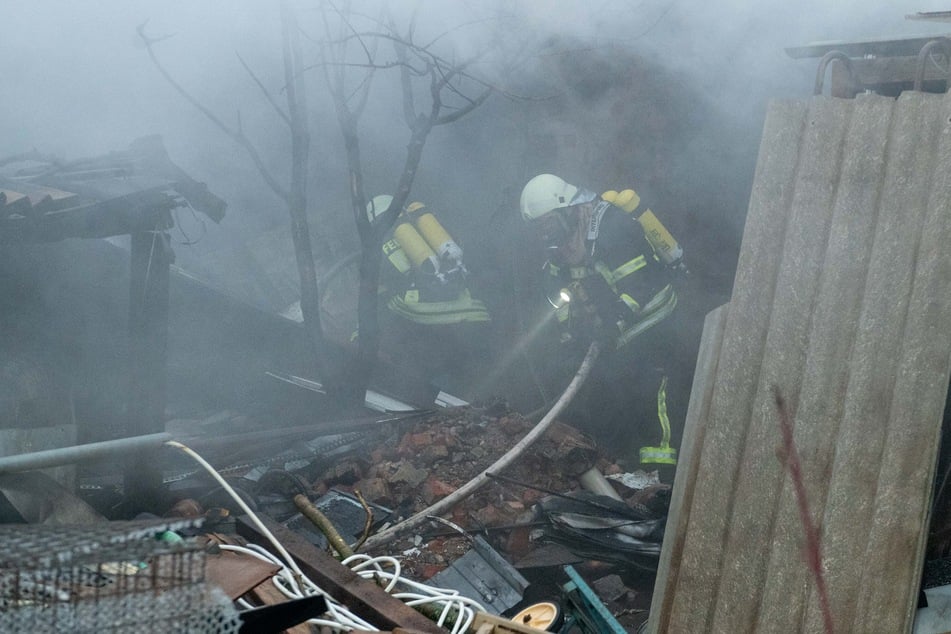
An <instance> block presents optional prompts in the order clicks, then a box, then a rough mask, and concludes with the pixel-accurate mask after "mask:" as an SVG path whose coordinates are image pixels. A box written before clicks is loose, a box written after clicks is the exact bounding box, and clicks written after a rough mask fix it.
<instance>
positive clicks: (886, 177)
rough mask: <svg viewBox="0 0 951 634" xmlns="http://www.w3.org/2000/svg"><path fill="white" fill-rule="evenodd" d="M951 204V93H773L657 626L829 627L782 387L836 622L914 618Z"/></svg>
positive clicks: (699, 410) (943, 358) (943, 327)
mask: <svg viewBox="0 0 951 634" xmlns="http://www.w3.org/2000/svg"><path fill="white" fill-rule="evenodd" d="M949 216H951V99H949V98H948V97H946V96H943V95H933V94H922V93H905V94H903V95H902V96H901V97H900V98H899V99H898V100H893V99H890V98H885V97H878V96H874V95H863V96H860V97H859V98H857V99H855V100H840V99H830V98H825V97H817V98H814V99H812V100H809V101H788V102H775V103H773V104H771V105H770V108H769V111H768V114H767V118H766V124H765V128H764V131H763V138H762V143H761V146H760V155H759V160H758V163H757V167H756V176H755V179H754V184H753V190H752V193H751V197H750V208H749V214H748V217H747V224H746V230H745V233H744V237H743V245H742V247H741V252H740V259H739V264H738V268H737V274H736V280H735V282H734V290H733V297H732V298H731V301H730V304H729V305H728V306H727V307H726V309H723V310H721V312H720V313H719V314H718V315H716V317H715V319H714V320H713V322H712V323H708V324H707V331H710V332H709V333H708V332H705V334H704V338H705V339H706V340H708V341H707V343H706V348H705V349H707V348H708V349H709V350H708V352H709V355H708V356H712V355H715V356H716V358H715V360H714V359H706V360H703V359H701V361H702V362H698V373H700V372H703V373H704V376H703V377H701V378H698V379H697V380H696V381H695V385H694V389H695V391H697V390H701V391H702V398H701V397H700V395H698V394H694V395H693V397H692V399H691V404H690V408H691V411H689V412H688V415H687V419H688V422H689V424H690V425H691V426H693V427H696V428H697V430H699V431H697V430H693V431H691V430H688V433H687V435H686V436H685V438H693V439H694V440H693V441H692V445H690V446H685V447H684V449H685V451H684V452H683V453H682V460H681V465H680V471H679V473H678V478H677V481H676V482H675V486H674V497H673V500H674V504H675V505H679V506H677V507H676V508H674V509H672V512H671V517H670V522H669V524H668V533H667V534H668V537H667V538H666V540H665V542H664V552H663V553H662V558H661V571H660V575H659V576H658V583H657V587H656V591H655V598H654V604H653V606H652V615H651V624H652V630H653V631H657V632H690V633H697V632H731V633H733V632H777V633H778V632H782V633H786V632H817V631H822V630H823V620H822V614H821V611H820V608H819V602H818V598H817V594H816V590H815V583H814V579H813V577H812V574H811V573H810V571H809V569H808V567H807V565H806V563H805V559H804V557H803V548H804V543H805V537H804V531H803V527H802V524H801V522H800V519H799V514H798V510H797V505H796V499H795V496H794V494H793V488H792V484H791V482H790V481H789V479H788V477H787V474H786V472H785V470H784V469H783V466H782V464H781V463H780V461H779V459H778V458H777V455H776V454H777V448H778V447H779V445H780V440H781V439H780V431H779V424H778V416H777V413H776V410H775V405H774V401H773V396H772V390H773V387H774V386H775V387H776V388H778V389H779V391H780V392H781V393H782V394H783V396H784V397H785V398H786V400H787V402H788V405H789V407H790V409H791V411H792V412H793V413H794V426H795V440H796V443H797V445H798V449H799V453H800V456H801V460H802V464H803V471H804V479H805V486H806V490H807V494H808V496H809V504H810V508H811V512H812V515H813V518H814V520H815V521H816V522H817V523H818V524H819V526H820V530H821V537H822V556H823V559H822V563H823V567H824V575H825V579H826V583H827V585H828V589H829V596H830V601H831V606H832V613H833V619H834V623H835V627H836V630H837V631H842V632H845V631H852V632H903V631H908V630H909V629H910V627H911V623H912V618H913V614H914V609H915V606H916V603H917V592H918V579H919V576H920V570H921V559H922V556H923V551H924V543H925V537H926V531H927V524H928V504H929V500H930V497H931V486H932V477H933V471H934V464H935V459H936V454H937V441H938V437H939V434H940V427H941V417H942V412H943V408H944V401H945V394H946V390H947V387H948V375H949V361H951V331H949V328H948V327H947V325H948V324H951V250H949V249H948V248H947V245H948V244H949V243H951V224H949V223H951V219H949ZM708 322H709V320H708ZM698 474H702V476H703V477H699V475H698Z"/></svg>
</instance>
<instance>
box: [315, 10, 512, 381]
mask: <svg viewBox="0 0 951 634" xmlns="http://www.w3.org/2000/svg"><path fill="white" fill-rule="evenodd" d="M322 15H323V28H324V45H323V47H322V60H321V62H320V64H319V66H320V67H321V68H322V69H323V71H324V74H325V78H326V81H327V85H328V87H329V90H330V93H331V95H332V97H333V102H334V107H335V110H336V113H337V121H338V124H339V126H340V131H341V133H342V135H343V141H344V147H345V149H346V154H347V168H348V173H349V190H350V206H351V211H352V213H353V219H354V222H355V224H356V227H357V233H358V235H359V237H360V246H361V259H360V288H359V301H358V316H357V319H358V332H359V334H360V336H359V338H358V342H359V343H358V352H357V358H356V361H355V363H354V364H353V365H352V366H351V367H350V368H349V378H348V380H347V381H345V384H346V385H347V386H348V387H349V388H352V390H353V392H352V396H353V397H354V398H356V397H360V398H362V394H363V392H364V391H365V389H366V387H367V381H368V379H369V377H370V375H371V370H372V368H373V365H374V362H375V360H376V358H377V354H378V352H379V346H380V328H379V320H378V308H379V307H378V301H377V299H378V295H377V287H378V285H379V278H380V263H381V260H382V257H381V254H382V248H381V247H382V243H383V240H384V238H385V236H386V235H387V233H388V232H389V230H390V229H391V228H392V227H393V224H394V223H395V222H396V219H397V217H398V216H399V213H400V210H401V209H403V207H404V206H405V204H406V202H407V200H408V199H409V195H410V191H411V189H412V186H413V181H414V180H415V178H416V172H417V170H418V168H419V163H420V160H421V158H422V156H423V149H424V148H425V145H426V141H427V139H428V137H429V134H430V132H432V130H433V128H435V127H436V126H441V125H447V124H450V123H453V122H454V121H458V120H459V119H461V118H462V117H464V116H465V115H467V114H469V113H470V112H472V111H473V110H475V109H476V108H477V107H478V106H479V105H481V104H482V103H483V102H484V101H485V100H486V99H487V98H488V97H489V96H490V95H491V94H492V93H493V91H494V87H493V86H492V85H491V84H489V83H488V82H487V81H484V80H482V79H480V78H478V77H476V76H475V75H474V74H472V73H470V72H469V71H468V67H469V64H470V63H471V61H472V60H469V61H465V62H453V61H450V60H449V59H447V58H446V57H443V56H441V55H439V54H437V53H436V52H434V49H435V46H434V44H435V42H436V41H438V40H439V39H440V38H436V39H435V40H433V41H431V42H429V43H428V44H420V43H418V42H417V41H416V40H415V37H414V35H415V30H416V19H415V15H414V17H413V19H412V20H411V21H410V24H409V26H408V27H407V28H406V30H405V31H403V32H401V31H400V30H399V28H398V27H397V25H396V22H395V19H394V18H393V17H392V16H390V17H388V18H387V19H385V20H384V19H378V20H370V22H371V28H370V29H368V30H361V29H358V28H357V27H356V26H355V24H354V17H355V16H356V14H355V13H354V12H352V11H351V10H350V8H349V5H341V6H338V5H337V4H334V3H333V2H329V1H328V2H327V3H326V4H325V10H324V12H323V14H322ZM440 37H441V36H440ZM381 43H383V44H386V45H387V46H385V47H384V48H389V46H392V49H393V54H394V57H393V58H390V59H384V58H383V56H382V55H379V54H378V53H377V51H378V49H379V48H380V44H381ZM391 69H393V70H398V72H399V74H400V86H401V91H402V95H401V97H402V98H401V102H402V109H403V118H404V121H405V123H406V126H407V128H408V131H409V143H408V144H407V147H406V154H405V156H404V159H403V165H402V171H401V172H400V175H399V178H398V180H397V183H396V186H395V187H394V188H393V189H392V192H393V200H392V202H391V204H390V206H389V208H388V209H386V210H385V211H384V212H383V213H382V214H378V215H377V216H376V217H375V218H373V219H371V218H370V217H369V216H368V214H367V211H366V209H367V196H366V191H365V189H364V184H363V166H362V163H361V159H360V132H359V121H360V116H361V114H362V112H363V110H364V107H365V106H366V103H367V99H368V96H369V94H370V88H371V83H372V81H371V80H372V79H373V76H374V73H377V72H381V71H385V70H391ZM418 93H421V94H425V95H426V97H425V98H423V99H420V98H419V97H418ZM420 102H422V103H420Z"/></svg>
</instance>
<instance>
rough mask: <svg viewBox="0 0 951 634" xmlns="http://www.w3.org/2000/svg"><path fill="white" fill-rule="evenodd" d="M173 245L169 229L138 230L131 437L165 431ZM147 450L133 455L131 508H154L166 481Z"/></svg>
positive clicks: (128, 467) (128, 473) (129, 464)
mask: <svg viewBox="0 0 951 634" xmlns="http://www.w3.org/2000/svg"><path fill="white" fill-rule="evenodd" d="M172 259H173V257H172V249H171V246H170V244H169V242H168V234H166V233H165V232H163V231H150V232H144V231H143V232H139V233H134V234H132V267H131V268H132V270H131V276H130V277H131V283H130V297H129V361H130V368H129V375H130V389H129V406H128V414H129V417H128V429H127V430H125V432H126V433H125V434H122V435H126V434H128V433H131V434H133V435H142V434H154V433H160V432H163V431H164V430H165V399H166V382H167V377H166V365H167V363H168V301H169V276H170V266H171V263H172ZM143 457H144V456H142V455H141V454H132V455H131V456H129V457H128V459H127V461H126V464H125V468H124V484H125V495H126V499H127V501H128V502H129V503H130V510H145V509H147V508H150V507H152V508H154V503H155V501H156V496H157V495H159V490H160V488H161V485H162V474H161V472H160V471H159V470H158V468H157V466H156V465H155V462H154V461H152V460H148V459H143Z"/></svg>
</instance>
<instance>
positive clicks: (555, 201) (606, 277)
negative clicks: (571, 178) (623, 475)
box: [520, 174, 686, 475]
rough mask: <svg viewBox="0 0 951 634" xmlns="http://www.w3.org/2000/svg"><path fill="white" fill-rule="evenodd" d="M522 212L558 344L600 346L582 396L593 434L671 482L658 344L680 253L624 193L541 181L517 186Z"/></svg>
mask: <svg viewBox="0 0 951 634" xmlns="http://www.w3.org/2000/svg"><path fill="white" fill-rule="evenodd" d="M520 207H521V213H522V217H523V218H524V219H525V220H526V221H527V222H528V224H529V227H530V228H531V230H532V231H533V232H534V233H535V234H536V235H537V236H538V238H539V239H540V240H542V241H543V243H544V245H545V246H546V248H547V251H548V261H547V262H546V263H545V266H544V269H545V278H546V285H547V295H548V299H549V302H550V303H551V304H552V306H553V307H554V310H555V314H556V315H557V318H558V321H559V324H560V325H561V338H562V341H563V342H572V341H573V342H576V343H584V344H586V343H587V342H590V341H591V340H592V339H598V340H599V341H600V342H601V344H602V350H603V351H604V352H605V353H606V354H605V353H602V357H601V359H600V360H599V362H598V366H597V368H596V370H597V372H596V373H594V374H593V375H592V376H591V377H590V378H589V380H588V385H586V388H585V390H586V392H587V397H586V399H583V400H585V401H587V402H588V403H589V407H588V409H589V410H596V411H588V412H587V414H586V418H589V419H596V420H589V421H588V424H590V425H591V426H592V427H593V429H592V430H591V431H592V432H593V433H595V435H600V436H602V438H601V440H602V441H608V442H611V443H612V446H614V447H616V448H621V447H622V446H625V445H626V446H627V448H629V449H637V450H638V451H637V455H638V458H639V461H640V463H641V464H642V465H643V466H644V467H651V466H665V468H664V469H662V471H663V472H667V473H671V475H672V470H673V466H674V465H676V462H677V451H676V448H675V443H673V442H672V438H671V429H670V421H669V417H668V414H667V385H668V379H667V374H668V372H667V368H665V361H666V357H667V356H668V354H667V353H665V342H669V339H668V338H669V337H670V336H672V334H673V333H671V332H670V327H669V324H670V323H671V322H672V321H673V319H672V316H673V315H674V314H675V312H676V310H675V309H676V307H677V292H676V286H677V282H678V279H679V278H680V276H681V275H682V274H683V273H684V272H685V270H686V269H685V267H684V263H683V250H682V249H681V247H680V245H679V244H678V243H677V242H676V240H674V238H673V237H672V236H671V235H670V233H669V232H668V231H667V229H666V228H665V227H664V226H663V225H662V224H661V223H660V221H659V220H658V219H657V217H656V216H655V215H654V213H653V211H652V210H651V209H650V208H649V207H648V206H647V205H646V204H641V200H640V197H639V196H638V194H637V193H636V192H635V191H634V190H632V189H627V190H623V191H621V192H617V191H609V192H605V193H604V194H602V195H601V196H598V195H597V194H595V193H594V192H592V191H589V190H586V189H584V188H581V187H576V186H574V185H571V184H569V183H567V182H565V181H564V180H563V179H561V178H559V177H558V176H555V175H553V174H540V175H538V176H536V177H534V178H532V179H531V180H530V181H528V183H527V184H526V185H525V187H524V188H523V190H522V195H521V201H520ZM678 396H679V395H678ZM684 398H685V397H684ZM612 409H613V410H614V412H613V414H614V415H613V416H612V411H611V410H612ZM609 420H610V425H611V426H612V427H611V428H610V429H605V428H604V425H605V424H608V421H609ZM618 443H619V444H618ZM632 443H633V444H632Z"/></svg>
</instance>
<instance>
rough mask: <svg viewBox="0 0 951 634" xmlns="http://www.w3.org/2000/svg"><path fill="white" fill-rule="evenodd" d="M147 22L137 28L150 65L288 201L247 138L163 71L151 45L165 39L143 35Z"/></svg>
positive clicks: (163, 68)
mask: <svg viewBox="0 0 951 634" xmlns="http://www.w3.org/2000/svg"><path fill="white" fill-rule="evenodd" d="M146 24H147V22H143V23H142V24H140V25H139V26H138V27H137V29H136V30H137V31H138V33H139V37H141V38H142V41H143V42H144V43H145V49H146V51H148V54H149V58H150V59H151V60H152V63H153V64H154V65H155V67H156V68H157V69H158V71H159V72H160V73H161V74H162V76H163V77H164V78H165V81H167V82H168V83H169V84H171V86H172V88H174V89H175V90H176V91H177V92H178V93H179V94H180V95H181V96H182V97H184V98H185V99H186V101H188V102H189V103H190V104H192V105H193V106H194V107H195V108H197V109H198V110H199V111H200V112H201V113H202V114H204V115H205V117H207V118H208V120H209V121H211V122H212V123H213V124H215V126H217V127H218V128H219V129H220V130H221V131H222V132H224V133H225V134H226V135H228V136H229V137H230V138H231V139H232V140H233V141H234V142H235V143H237V144H238V145H240V146H241V147H243V148H244V150H245V152H247V153H248V156H250V157H251V160H252V161H253V162H254V166H255V167H256V168H257V169H258V172H260V173H261V176H262V177H263V178H264V181H265V182H266V183H267V185H268V187H270V188H271V190H272V191H273V192H274V193H275V194H277V195H278V196H279V197H280V198H281V199H282V200H284V201H287V200H289V197H290V194H289V193H288V191H287V189H286V188H285V187H283V186H282V185H281V184H280V183H278V182H277V179H275V178H274V176H273V175H272V174H271V172H270V171H269V170H268V169H267V167H266V166H265V165H264V161H263V160H262V159H261V155H260V154H259V153H258V151H257V148H255V147H254V144H252V143H251V141H250V140H248V138H247V137H245V136H244V134H243V133H242V132H241V130H240V129H238V130H233V129H231V128H230V127H229V126H227V125H226V124H225V123H224V122H223V121H222V120H221V119H219V118H218V116H217V115H215V113H213V112H212V111H211V110H209V109H208V108H207V107H206V106H205V105H204V104H203V103H201V102H200V101H198V99H196V98H195V97H193V96H192V95H191V93H189V92H188V91H187V90H185V89H184V88H183V87H182V86H181V85H180V84H179V83H178V82H177V81H175V79H174V78H173V77H172V76H171V74H169V72H168V71H167V70H166V69H165V67H164V66H163V65H162V63H161V62H160V61H159V59H158V57H157V56H156V55H155V51H154V50H153V49H152V45H153V44H154V43H156V42H160V41H162V40H164V39H167V36H166V37H162V38H150V37H148V36H147V35H146V34H145V25H146Z"/></svg>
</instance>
